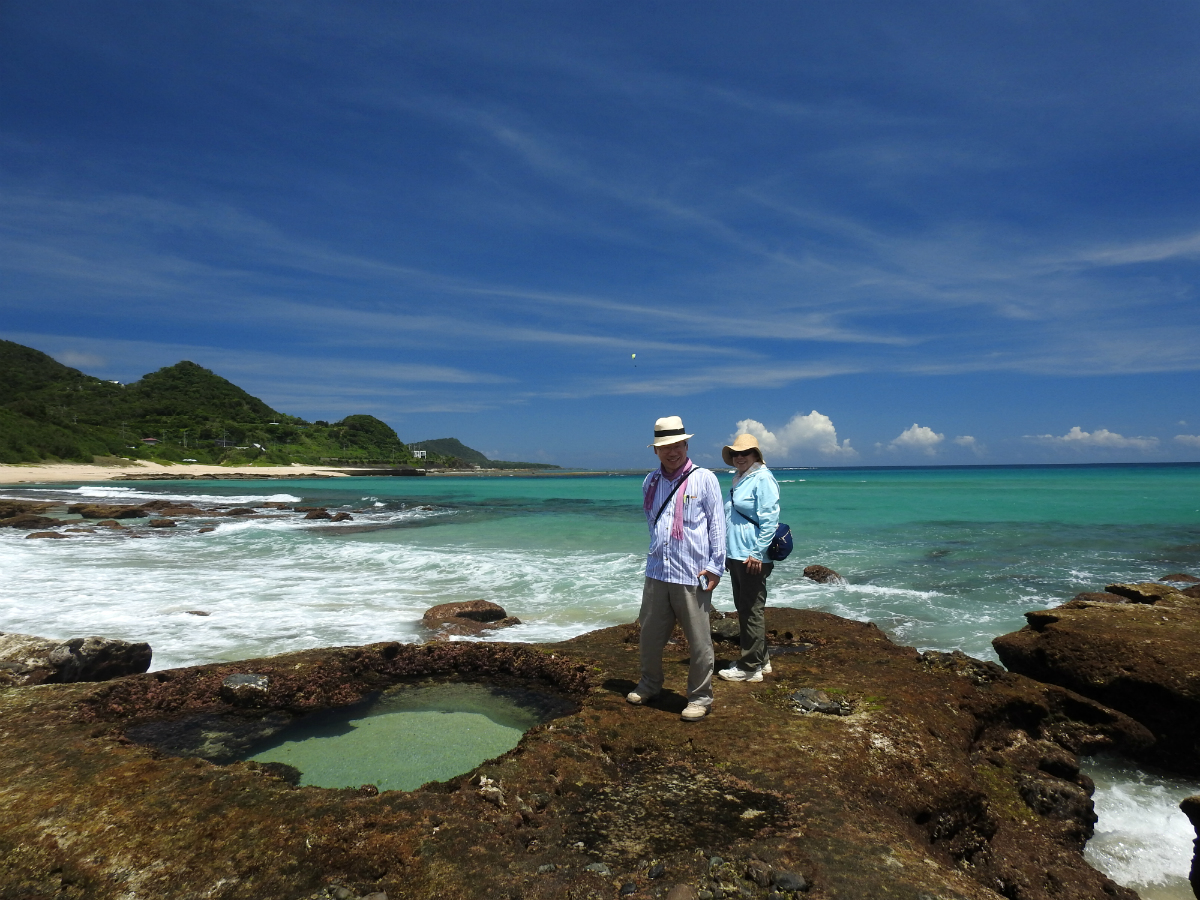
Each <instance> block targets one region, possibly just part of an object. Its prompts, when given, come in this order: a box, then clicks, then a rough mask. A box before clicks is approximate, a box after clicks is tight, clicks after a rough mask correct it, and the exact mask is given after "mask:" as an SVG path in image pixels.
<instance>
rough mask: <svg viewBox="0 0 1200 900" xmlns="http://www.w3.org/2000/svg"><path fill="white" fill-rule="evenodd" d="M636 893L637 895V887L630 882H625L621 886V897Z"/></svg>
mask: <svg viewBox="0 0 1200 900" xmlns="http://www.w3.org/2000/svg"><path fill="white" fill-rule="evenodd" d="M636 893H637V885H636V884H634V883H633V882H632V881H627V882H625V883H624V884H623V885H621V896H622V897H628V896H629V895H630V894H636Z"/></svg>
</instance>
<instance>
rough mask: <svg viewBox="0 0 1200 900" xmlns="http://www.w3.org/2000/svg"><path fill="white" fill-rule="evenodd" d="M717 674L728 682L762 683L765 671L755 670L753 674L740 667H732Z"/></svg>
mask: <svg viewBox="0 0 1200 900" xmlns="http://www.w3.org/2000/svg"><path fill="white" fill-rule="evenodd" d="M717 674H718V675H720V676H721V677H722V678H724V679H725V680H726V681H762V677H763V670H762V669H755V670H754V671H753V672H747V671H746V670H745V669H743V668H740V667H738V666H730V667H729V668H728V669H722V670H721V671H720V672H718V673H717Z"/></svg>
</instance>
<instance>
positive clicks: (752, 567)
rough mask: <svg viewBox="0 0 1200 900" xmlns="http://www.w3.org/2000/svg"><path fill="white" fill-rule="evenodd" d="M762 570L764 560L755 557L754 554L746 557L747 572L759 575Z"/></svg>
mask: <svg viewBox="0 0 1200 900" xmlns="http://www.w3.org/2000/svg"><path fill="white" fill-rule="evenodd" d="M761 571H762V560H761V559H755V558H754V557H753V556H747V557H746V574H747V575H757V574H758V573H759V572H761Z"/></svg>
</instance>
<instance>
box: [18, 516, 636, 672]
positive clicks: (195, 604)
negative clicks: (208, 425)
mask: <svg viewBox="0 0 1200 900" xmlns="http://www.w3.org/2000/svg"><path fill="white" fill-rule="evenodd" d="M452 512H453V511H441V512H440V513H439V512H438V511H433V512H429V511H416V510H404V511H400V512H395V513H390V514H388V515H390V516H391V517H393V518H395V517H403V516H408V517H418V516H424V517H430V516H438V515H445V514H446V513H452ZM301 521H302V520H297V519H294V518H292V519H252V520H235V521H229V522H225V523H222V524H221V525H220V527H219V528H218V529H217V530H216V531H215V532H212V533H210V534H206V535H199V534H196V533H195V532H193V533H191V534H187V533H175V534H171V535H158V534H154V535H151V536H150V538H149V539H143V540H137V539H134V538H131V537H128V536H125V535H121V536H119V537H114V536H113V535H112V533H100V534H97V535H94V536H86V537H84V536H79V537H75V536H72V539H71V540H69V541H53V542H51V541H25V540H23V539H21V538H23V535H21V534H19V533H13V532H10V533H8V534H3V535H0V554H2V555H3V559H4V570H5V575H6V581H7V586H6V587H4V588H2V589H0V622H3V623H4V628H3V630H5V631H13V632H23V633H29V634H38V635H42V636H44V637H56V638H68V637H76V636H82V635H89V634H104V635H107V636H109V637H115V638H123V639H126V640H137V641H148V642H149V643H150V645H151V647H153V649H154V663H153V668H154V669H162V668H171V667H175V666H181V665H194V664H199V663H204V662H210V661H213V660H218V659H238V658H249V657H257V656H265V655H271V654H275V653H282V652H285V651H288V650H296V649H302V648H308V647H320V646H336V645H346V644H364V643H370V642H373V641H381V640H401V641H417V640H424V639H426V638H427V637H428V634H427V633H426V631H425V630H424V628H423V627H422V626H421V625H420V620H421V616H422V614H423V613H424V611H425V610H426V609H427V608H429V607H430V606H433V605H435V604H438V603H444V602H449V601H454V600H474V599H487V600H492V601H494V602H496V603H499V604H500V605H501V606H504V607H505V609H506V610H507V611H508V613H509V614H510V615H514V616H517V617H519V618H520V619H521V620H522V622H523V624H522V625H521V626H518V627H517V628H516V629H506V630H504V631H502V632H496V633H495V634H494V635H489V638H492V639H496V640H523V641H553V640H561V639H563V638H566V637H571V636H574V635H577V634H581V633H583V632H585V631H589V630H592V629H594V628H599V627H604V626H607V625H613V624H617V623H618V622H623V621H632V620H633V619H634V618H636V616H637V610H638V604H639V601H640V590H638V589H637V586H638V585H639V584H640V573H641V567H642V565H643V560H642V559H641V557H638V556H631V555H628V554H619V555H618V554H610V555H607V556H605V555H596V554H586V553H567V554H562V553H548V552H537V551H512V550H482V549H481V550H471V551H460V552H450V551H446V550H442V549H439V548H433V547H414V546H411V545H410V544H409V543H408V542H406V541H405V540H398V539H397V535H398V534H405V535H407V534H409V533H410V532H396V531H393V530H386V531H381V532H367V533H365V534H363V533H360V534H354V535H348V537H349V538H350V539H341V538H338V537H337V533H336V530H335V529H336V527H337V526H330V525H328V524H322V523H320V522H319V521H318V522H317V523H316V524H317V525H318V526H319V532H314V531H310V530H309V528H307V527H301V526H300V522H301ZM361 521H362V519H361V518H360V517H358V516H356V523H361ZM305 524H306V525H307V524H309V523H305ZM5 531H8V530H7V529H5ZM189 611H202V612H207V613H209V615H208V616H195V615H190V614H189Z"/></svg>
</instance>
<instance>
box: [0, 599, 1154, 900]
mask: <svg viewBox="0 0 1200 900" xmlns="http://www.w3.org/2000/svg"><path fill="white" fill-rule="evenodd" d="M767 624H768V628H769V630H770V631H771V632H772V633H774V634H776V635H778V636H780V637H783V638H785V639H786V640H788V641H789V642H790V647H791V648H793V649H794V648H800V647H803V648H805V649H803V651H802V652H791V653H784V652H779V653H773V654H772V663H773V667H774V674H772V675H770V676H768V678H767V680H766V681H764V682H763V683H761V684H728V685H727V684H721V685H719V686H718V688H717V697H716V703H715V706H714V711H713V713H712V714H711V715H709V716H708V717H707V718H705V719H704V720H702V721H701V722H699V723H685V722H681V721H680V719H679V712H680V710H682V708H683V706H684V703H685V700H684V697H683V695H682V694H681V693H680V691H681V689H682V686H683V683H684V681H685V679H686V672H687V656H686V651H685V649H684V648H682V647H680V646H679V645H675V644H671V645H668V648H667V651H666V657H665V665H666V670H667V690H665V691H664V693H663V694H661V695H660V696H659V697H658V698H656V700H655V702H654V703H653V704H651V705H647V706H643V707H633V706H630V705H629V704H628V703H626V702H625V700H624V695H625V693H626V692H627V691H629V690H631V689H632V688H633V687H634V685H635V682H636V680H637V677H638V653H637V632H636V629H635V628H634V627H633V626H620V627H615V628H609V629H605V630H602V631H597V632H592V633H590V634H587V635H583V636H581V637H579V638H577V639H575V640H572V641H567V642H564V643H561V644H557V645H540V646H525V645H519V644H501V643H492V642H488V643H475V642H433V643H430V644H425V645H419V646H418V645H401V644H395V643H391V644H375V645H370V646H367V647H361V648H335V649H329V650H314V651H306V652H301V653H292V654H287V655H285V656H279V657H273V658H269V659H260V660H252V661H247V662H241V663H222V664H216V665H210V666H200V667H195V668H189V669H179V670H171V671H164V672H154V673H150V674H146V675H138V676H131V677H128V678H124V679H120V680H119V681H115V682H110V683H108V684H104V685H80V684H75V685H50V686H43V687H40V688H37V689H34V690H22V689H7V690H0V735H2V737H0V742H2V745H0V750H2V752H0V785H2V786H3V787H2V790H3V794H4V802H3V803H2V804H0V884H2V885H4V887H3V888H0V897H6V898H7V897H22V898H26V897H29V898H42V897H45V898H51V897H53V898H61V900H74V898H85V897H86V898H89V900H110V898H111V900H115V898H118V897H120V898H133V897H138V898H142V897H145V898H150V897H210V898H214V900H225V898H229V900H232V898H242V897H271V898H281V900H283V898H301V897H310V896H321V895H329V896H332V894H327V893H326V892H328V891H332V890H334V886H337V890H343V889H344V890H345V891H347V892H349V893H348V895H349V896H365V895H369V894H371V893H373V892H384V893H386V894H387V896H388V897H390V898H393V900H395V898H400V897H403V898H409V900H417V898H439V900H440V898H445V897H481V898H482V897H486V898H512V897H521V898H526V900H550V898H554V900H560V898H578V900H582V898H589V897H596V898H615V897H617V896H618V895H624V896H632V897H635V898H637V897H642V898H648V897H664V896H666V895H667V894H668V892H669V891H673V892H675V894H674V896H695V897H699V896H701V892H707V894H708V895H710V896H715V895H718V894H717V888H720V891H721V894H720V896H725V897H730V896H737V897H746V898H755V900H766V898H767V897H768V896H769V895H770V893H771V892H772V891H775V892H777V893H778V892H779V891H780V890H787V891H789V892H791V891H798V890H801V886H802V885H803V887H805V888H807V893H805V894H804V895H803V896H806V897H812V898H817V900H825V898H846V900H850V898H853V900H862V898H882V897H888V898H897V900H922V898H929V897H937V898H943V900H997V898H998V897H1008V898H1020V900H1043V898H1044V900H1050V898H1054V900H1079V898H1106V900H1113V898H1115V900H1135V898H1136V895H1135V894H1134V893H1133V892H1131V891H1128V890H1125V889H1123V888H1120V887H1118V886H1116V885H1114V884H1113V883H1112V882H1111V881H1109V880H1108V879H1107V878H1105V877H1104V876H1103V875H1101V874H1100V873H1098V872H1096V871H1095V870H1093V869H1092V868H1090V867H1089V866H1088V865H1087V864H1086V862H1085V861H1084V859H1083V857H1082V855H1081V853H1080V851H1079V847H1080V846H1081V844H1082V841H1083V840H1084V838H1085V837H1086V835H1087V834H1088V833H1090V828H1091V806H1090V803H1089V802H1088V801H1087V800H1086V796H1087V794H1088V792H1089V790H1090V784H1089V783H1088V782H1087V780H1086V778H1085V777H1083V776H1082V775H1080V774H1079V770H1078V760H1077V758H1076V756H1077V754H1078V753H1080V752H1094V751H1097V750H1100V749H1111V750H1118V751H1121V752H1125V753H1130V752H1135V751H1137V750H1138V749H1139V748H1141V747H1142V746H1144V745H1145V744H1146V743H1148V742H1149V741H1150V740H1151V738H1150V735H1149V734H1148V733H1147V732H1146V731H1145V729H1144V728H1142V727H1141V726H1139V725H1138V724H1137V723H1135V722H1133V721H1132V720H1131V719H1129V718H1128V717H1126V716H1124V715H1122V714H1120V713H1117V712H1114V711H1111V710H1108V709H1106V708H1104V707H1101V706H1100V705H1098V704H1096V703H1094V702H1093V701H1090V700H1087V699H1086V698H1083V697H1081V696H1079V695H1077V694H1074V693H1072V692H1070V691H1068V690H1065V689H1063V688H1061V687H1056V686H1052V685H1042V684H1038V683H1036V682H1033V681H1031V680H1029V679H1027V678H1024V677H1022V676H1020V675H1016V674H1012V673H1009V672H1005V671H1003V670H1001V669H1000V668H999V667H998V666H994V665H991V666H989V665H988V664H985V663H980V662H979V661H977V660H970V659H969V658H968V657H962V655H961V654H959V655H958V656H955V655H953V654H940V655H932V656H931V655H928V654H926V655H921V654H918V653H917V652H916V651H915V650H912V649H911V648H905V647H899V646H897V645H895V644H893V643H891V642H890V641H889V640H888V639H887V638H886V637H885V636H884V635H883V633H882V632H880V631H879V629H877V628H875V627H874V626H872V625H868V624H863V623H857V622H849V621H846V620H843V619H839V618H837V617H835V616H831V615H827V614H823V613H819V612H813V611H803V610H785V609H780V610H769V611H768V623H767ZM233 676H242V677H240V678H236V677H235V678H233V680H232V681H231V680H230V679H231V677H233ZM447 678H455V679H463V680H473V681H482V682H486V683H490V684H501V685H504V684H507V685H512V686H514V687H522V686H523V687H526V688H537V689H538V690H540V691H548V692H553V693H556V694H558V695H560V696H562V697H564V698H566V699H569V700H572V701H574V703H575V704H576V706H575V707H573V708H577V709H578V711H577V712H575V713H570V714H567V715H565V716H563V717H561V718H558V719H556V720H554V721H552V722H549V723H548V724H545V725H541V726H538V727H536V728H534V729H533V730H532V731H530V732H528V733H527V734H526V735H525V738H524V739H523V740H522V742H521V744H520V745H519V746H518V747H517V748H516V749H515V750H513V751H511V752H509V753H507V754H505V755H503V756H501V757H499V758H497V759H495V760H492V761H490V762H488V763H485V764H484V765H482V766H480V767H479V768H477V769H476V770H474V771H472V772H470V773H464V774H463V775H462V776H460V777H458V778H455V779H452V780H450V781H448V782H445V783H439V784H431V785H427V786H426V787H424V788H422V789H420V790H417V791H413V792H407V793H405V792H395V791H384V792H379V791H378V790H376V789H375V788H374V786H371V785H366V786H363V787H362V788H360V789H343V790H330V789H325V788H315V787H301V788H297V787H293V783H294V778H289V775H288V773H287V772H286V771H285V770H286V767H274V768H273V767H270V766H260V765H256V764H253V763H240V762H235V763H231V764H228V765H218V764H214V763H213V762H210V761H208V760H206V759H204V758H199V757H200V756H201V755H195V754H194V755H192V756H191V757H189V756H188V755H187V750H188V748H189V747H191V748H194V747H195V746H196V744H197V742H203V743H205V745H206V746H207V750H206V754H207V755H208V759H220V758H223V757H222V756H221V747H222V746H225V747H228V745H229V742H237V741H244V740H246V739H248V736H252V733H253V732H254V730H255V729H259V730H261V729H266V728H269V727H272V723H273V722H275V721H282V720H286V719H290V718H293V717H295V716H297V715H302V714H304V713H306V712H309V711H315V710H319V709H323V708H327V707H330V706H337V705H345V704H349V703H353V702H355V701H357V700H359V699H360V698H361V697H362V696H363V695H365V694H366V693H369V692H371V691H375V690H379V689H381V688H383V687H387V686H390V685H393V684H396V683H401V682H405V681H411V682H417V683H423V682H424V681H426V680H428V679H447ZM247 685H249V686H250V687H246V686H247ZM231 686H232V688H231ZM800 688H812V689H814V690H819V691H823V692H824V693H825V695H826V696H828V697H830V698H834V699H837V700H839V701H844V702H845V703H846V704H848V706H849V707H850V708H851V710H852V712H851V714H850V715H825V714H821V713H806V714H801V713H799V712H797V711H796V709H795V705H794V704H793V703H792V701H791V700H790V699H789V698H790V697H791V695H792V694H793V693H794V692H796V691H797V690H799V689H800ZM148 733H149V734H154V733H158V734H160V735H167V736H168V737H169V738H170V739H171V740H173V741H175V742H176V746H175V749H174V750H171V747H169V746H168V745H167V743H165V742H164V741H165V740H166V738H164V739H163V740H162V741H158V742H157V743H156V742H155V741H153V740H150V739H148V738H147V734H148ZM48 734H53V736H54V737H53V740H47V739H46V736H47V735H48ZM134 738H136V740H135V739H134ZM139 741H140V742H139ZM168 751H169V752H168ZM630 886H632V888H631V889H630ZM797 896H799V895H797Z"/></svg>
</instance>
